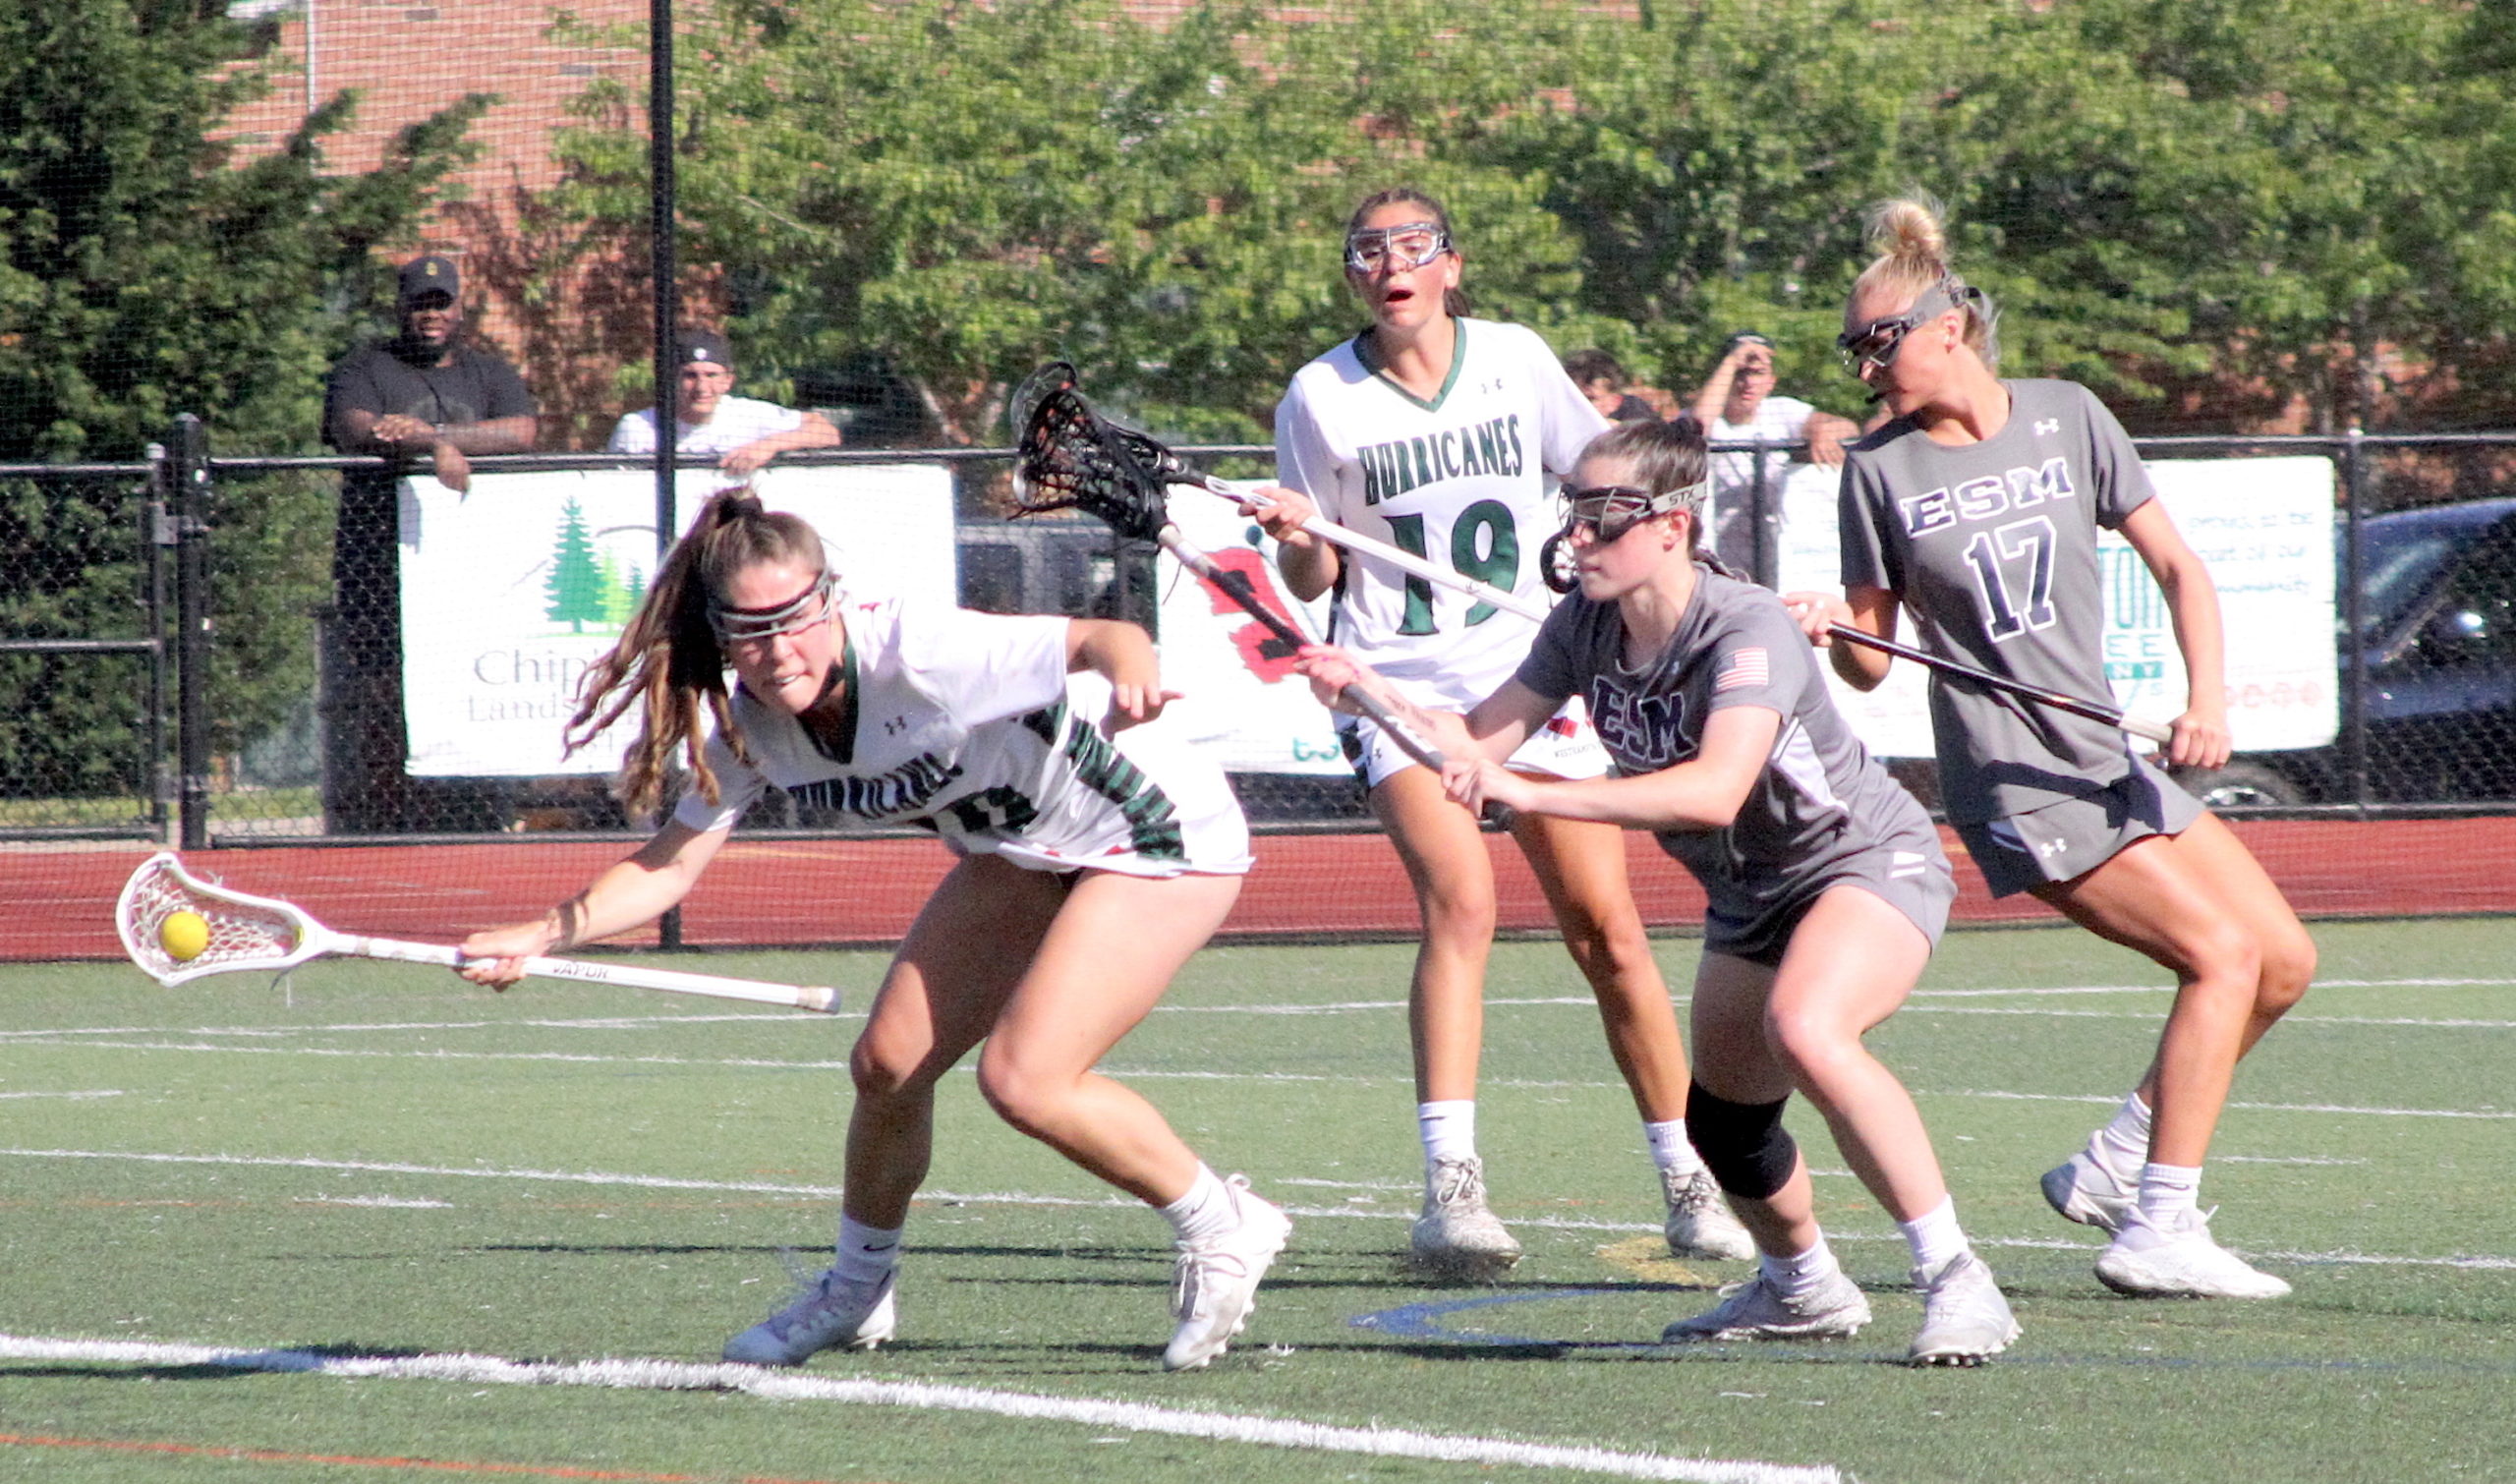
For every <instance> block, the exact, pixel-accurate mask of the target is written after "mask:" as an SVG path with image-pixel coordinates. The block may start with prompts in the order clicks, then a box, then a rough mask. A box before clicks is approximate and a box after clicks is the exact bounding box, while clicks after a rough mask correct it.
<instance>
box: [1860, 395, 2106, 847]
mask: <svg viewBox="0 0 2516 1484" xmlns="http://www.w3.org/2000/svg"><path fill="white" fill-rule="evenodd" d="M2001 384H2002V385H2004V386H2006V387H2008V388H2009V394H2010V411H2009V422H2008V423H2007V424H2006V425H2004V426H2003V427H2002V428H2001V430H2000V431H1999V432H1997V433H1994V434H1993V435H1992V436H1991V437H1989V438H1987V439H1985V440H1984V441H1982V442H1980V443H1973V444H1969V445H1967V446H1965V447H1960V448H1951V447H1948V446H1946V445H1944V444H1940V443H1934V442H1932V441H1931V440H1930V438H1929V437H1928V436H1927V435H1926V434H1924V433H1923V432H1922V431H1921V429H1920V428H1917V427H1916V426H1915V425H1914V424H1913V423H1911V422H1909V421H1907V420H1905V419H1902V418H1899V419H1897V420H1896V421H1895V422H1892V423H1890V424H1888V425H1887V426H1886V427H1884V428H1880V429H1878V430H1877V431H1876V432H1874V433H1871V434H1870V435H1869V436H1868V437H1865V438H1863V439H1861V440H1860V441H1859V442H1858V443H1857V444H1855V445H1854V446H1853V447H1852V448H1851V449H1850V450H1848V451H1847V455H1846V458H1845V460H1844V483H1843V492H1842V495H1841V497H1840V510H1839V514H1840V517H1841V531H1842V540H1843V578H1844V586H1845V587H1846V588H1856V587H1865V588H1885V589H1887V590H1889V591H1891V592H1893V593H1894V594H1896V596H1897V598H1898V599H1900V600H1901V601H1902V602H1903V604H1904V606H1905V609H1906V611H1908V612H1910V613H1911V614H1913V616H1914V626H1915V628H1916V631H1917V633H1918V636H1919V641H1920V645H1921V647H1922V648H1923V649H1926V650H1928V651H1930V652H1931V653H1932V654H1934V655H1941V656H1947V657H1949V658H1951V659H1960V660H1964V661H1965V662H1966V663H1968V664H1971V665H1973V666H1974V667H1975V668H1977V669H1982V670H1989V671H1990V672H1992V673H1993V674H1996V675H2004V676H2008V677H2010V678H2012V679H2016V680H2024V681H2027V682H2029V683H2030V684H2033V685H2040V686H2043V687H2044V688H2046V689H2047V690H2056V691H2066V692H2069V693H2071V694H2074V695H2079V696H2087V697H2092V698H2095V699H2097V700H2103V699H2104V698H2105V697H2106V696H2107V695H2109V694H2111V692H2110V691H2109V690H2108V689H2107V687H2106V681H2105V663H2104V656H2103V655H2102V653H2101V651H2100V645H2101V643H2102V638H2103V632H2104V623H2105V608H2104V601H2103V587H2102V584H2101V582H2100V580H2099V573H2098V565H2097V551H2096V528H2097V527H2098V526H2100V525H2102V526H2104V527H2105V528H2106V529H2108V530H2112V529H2114V528H2115V527H2118V526H2120V525H2122V524H2123V522H2124V520H2125V519H2127V518H2128V517H2129V516H2130V515H2131V513H2132V512H2133V511H2135V510H2137V509H2139V508H2140V507H2141V506H2142V505H2143V504H2144V503H2146V502H2147V500H2148V499H2149V497H2150V495H2151V494H2153V493H2154V492H2155V491H2154V490H2153V489H2152V488H2151V487H2150V485H2149V476H2148V471H2147V470H2145V469H2144V468H2143V467H2142V466H2141V459H2140V455H2139V454H2137V453H2135V452H2133V451H2132V441H2131V439H2130V438H2129V437H2127V436H2125V434H2124V432H2123V427H2122V425H2121V424H2119V423H2117V422H2115V421H2114V415H2113V414H2112V413H2110V412H2107V411H2106V410H2105V408H2104V406H2103V405H2102V404H2100V403H2099V402H2098V401H2097V400H2096V398H2095V397H2094V396H2092V395H2090V394H2089V393H2088V390H2087V388H2086V387H2084V386H2081V385H2079V384H2078V383H2077V382H2073V381H2004V382H2002V383H2001ZM1930 716H1931V731H1932V734H1933V735H1934V736H1935V737H1936V738H1937V739H1938V746H1939V781H1940V791H1941V793H1942V795H1943V797H1944V798H1945V800H1946V804H1947V809H1948V817H1949V819H1951V820H1952V821H1955V822H1957V823H1960V824H1975V823H1980V822H1982V821H1985V820H1995V819H2001V818H2004V817H2006V816H2009V815H2014V814H2024V813H2026V812H2028V811H2030V810H2032V809H2039V808H2042V807H2043V806H2044V805H2047V804H2051V803H2055V802H2058V801H2060V800H2063V799H2070V798H2078V797H2082V796H2084V795H2087V794H2091V793H2095V792H2097V791H2099V790H2100V789H2103V788H2105V787H2106V786H2108V785H2109V784H2112V783H2114V782H2115V781H2117V780H2118V779H2120V778H2121V777H2123V775H2124V774H2125V773H2127V772H2129V771H2131V768H2132V762H2131V756H2130V753H2129V751H2128V750H2127V748H2126V746H2125V743H2124V740H2123V734H2122V732H2121V731H2120V730H2118V729H2117V728H2115V727H2112V726H2108V725H2107V724H2106V723H2104V722H2102V721H2093V720H2089V719H2088V718H2087V717H2084V716H2074V715H2071V714H2070V713H2067V712H2060V711H2055V710H2053V709H2052V708H2050V707H2044V706H2038V705H2036V704H2035V703H2034V702H2032V701H2029V700H2026V699H2025V698H2023V697H2018V696H2011V695H2007V694H2004V693H2003V692H2000V691H1996V690H1992V689H1990V688H1988V687H1986V686H1983V685H1981V684H1978V683H1976V682H1973V681H1970V680H1966V679H1963V678H1954V677H1951V676H1948V675H1944V674H1940V673H1938V672H1936V671H1934V672H1933V673H1932V675H1931V684H1930Z"/></svg>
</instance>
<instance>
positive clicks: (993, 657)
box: [673, 597, 1250, 876]
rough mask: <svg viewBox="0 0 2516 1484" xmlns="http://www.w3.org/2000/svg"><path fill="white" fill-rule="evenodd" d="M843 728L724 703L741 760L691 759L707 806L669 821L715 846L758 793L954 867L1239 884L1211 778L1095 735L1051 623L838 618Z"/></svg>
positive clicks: (1092, 678) (1120, 738)
mask: <svg viewBox="0 0 2516 1484" xmlns="http://www.w3.org/2000/svg"><path fill="white" fill-rule="evenodd" d="M840 613H841V616H842V618H843V620H844V622H845V624H846V628H847V642H846V644H845V645H844V647H843V648H842V651H841V654H840V656H839V661H838V663H839V676H840V680H841V682H842V683H843V685H844V686H845V693H844V694H845V711H844V713H843V714H842V718H841V724H840V726H839V728H838V735H837V737H836V739H835V740H834V741H825V740H823V739H819V738H816V737H815V736H814V735H813V734H812V733H811V732H810V731H808V730H807V729H806V728H805V726H804V723H803V722H802V721H801V720H800V719H798V718H797V717H795V716H793V715H790V714H788V713H785V712H783V711H781V710H779V709H777V708H775V707H772V706H767V705H764V704H762V703H761V702H760V701H759V700H758V699H756V698H755V697H753V696H752V695H751V694H750V693H749V692H748V691H745V690H743V689H742V688H740V687H739V686H737V687H736V688H735V690H734V694H733V697H732V711H733V715H734V720H735V722H736V724H737V725H739V726H740V727H741V728H742V735H743V741H744V743H745V745H746V746H747V747H748V748H749V750H750V752H751V755H752V760H751V762H749V763H744V762H743V761H741V760H740V759H738V758H736V757H735V756H734V751H733V749H732V748H731V747H730V746H728V745H727V744H726V742H725V739H724V737H723V736H722V735H721V734H719V735H717V736H715V737H711V738H710V739H709V742H708V765H709V767H710V768H711V769H713V770H715V773H716V779H717V783H718V786H719V790H720V793H721V802H719V803H716V804H710V803H709V802H708V801H707V800H706V799H705V798H703V797H701V796H700V795H699V794H698V793H696V792H693V793H691V794H689V795H688V796H686V797H684V798H683V799H682V801H681V805H680V807H679V808H678V809H676V810H675V811H674V812H673V818H674V820H675V821H677V822H678V823H680V824H682V825H684V826H686V827H688V828H692V829H698V830H712V829H726V828H732V826H733V823H734V821H735V820H736V819H738V818H739V817H740V816H741V815H742V813H743V811H744V810H745V809H747V808H749V807H750V806H751V805H752V804H753V803H754V802H755V801H757V800H758V799H759V798H760V797H761V795H762V794H763V793H764V792H766V791H767V790H768V789H770V788H772V787H773V788H779V789H783V790H785V792H786V793H787V794H789V795H790V796H792V797H793V798H794V799H795V800H796V801H797V802H799V803H801V804H805V805H809V806H814V807H818V808H822V809H827V810H833V811H835V812H837V813H839V814H842V815H845V816H847V817H849V818H851V819H854V820H859V821H862V822H864V823H866V824H869V825H915V826H919V827H921V828H928V829H932V830H934V831H935V832H936V833H937V834H939V835H941V836H942V837H943V838H944V843H946V844H948V845H950V846H951V847H952V848H953V850H954V851H956V852H959V853H962V854H976V855H1001V856H1003V857H1005V858H1006V859H1008V860H1010V861H1012V862H1013V863H1014V864H1015V865H1018V866H1023V867H1026V868H1029V869H1032V870H1044V871H1070V870H1074V869H1077V868H1080V867H1090V868H1092V869H1095V870H1101V871H1116V872H1122V873H1125V874H1127V875H1130V876H1176V875H1179V874H1181V873H1183V872H1191V871H1193V872H1200V873H1210V874H1216V875H1239V874H1241V873H1243V872H1246V871H1247V870H1248V869H1249V864H1250V862H1249V828H1248V826H1247V824H1246V823H1245V822H1244V821H1243V819H1242V817H1241V813H1240V806H1239V804H1238V802H1237V801H1236V800H1235V799H1234V798H1233V797H1232V793H1231V788H1230V785H1229V783H1227V782H1226V781H1225V780H1224V775H1223V771H1222V770H1221V769H1220V768H1218V767H1217V766H1216V765H1215V764H1213V763H1212V762H1210V761H1208V760H1207V759H1206V758H1204V757H1202V756H1201V755H1199V754H1197V753H1196V752H1194V751H1193V750H1192V749H1191V748H1190V747H1189V746H1188V745H1187V743H1186V739H1185V738H1183V737H1177V736H1174V735H1172V728H1171V727H1170V726H1169V725H1168V724H1166V723H1165V722H1163V721H1159V720H1157V721H1153V722H1149V723H1147V724H1145V725H1142V726H1132V727H1128V728H1126V729H1125V730H1123V731H1120V732H1118V733H1116V734H1115V736H1113V735H1111V734H1109V733H1106V732H1104V731H1103V730H1102V726H1101V721H1102V718H1103V717H1104V716H1105V715H1106V714H1107V713H1108V712H1109V705H1110V684H1109V682H1108V681H1107V680H1105V679H1103V678H1102V677H1101V676H1100V675H1098V674H1094V673H1091V672H1080V673H1076V674H1073V675H1069V674H1067V672H1066V623H1067V621H1066V620H1065V619H1063V618H1034V617H1001V616H999V615H996V614H990V613H973V612H970V611H968V610H966V609H962V608H956V607H952V606H949V605H947V604H943V603H932V602H924V601H919V600H914V599H900V598H897V597H885V598H876V599H855V600H850V601H848V602H846V603H845V604H844V605H843V606H842V607H841V609H840Z"/></svg>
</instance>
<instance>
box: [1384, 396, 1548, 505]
mask: <svg viewBox="0 0 2516 1484" xmlns="http://www.w3.org/2000/svg"><path fill="white" fill-rule="evenodd" d="M1354 460H1355V462H1356V463H1359V464H1361V465H1362V466H1363V503H1364V504H1366V505H1377V504H1379V503H1380V502H1381V501H1383V500H1394V499H1396V498H1398V497H1399V496H1400V495H1401V494H1404V493H1405V492H1406V491H1407V490H1409V489H1412V488H1414V487H1415V486H1417V485H1429V484H1431V483H1433V482H1434V481H1435V480H1459V479H1468V478H1471V477H1474V476H1477V475H1488V474H1500V475H1516V474H1518V473H1519V472H1520V470H1521V469H1522V468H1524V467H1525V462H1524V459H1523V456H1522V455H1521V452H1520V415H1519V414H1518V413H1513V414H1511V415H1510V416H1508V417H1501V418H1491V419H1488V420H1487V421H1485V422H1483V423H1479V424H1477V425H1476V426H1475V427H1473V428H1443V429H1442V430H1441V431H1439V432H1430V433H1424V434H1422V435H1420V436H1418V437H1412V438H1392V439H1391V440H1390V441H1388V442H1386V443H1367V444H1365V445H1364V446H1362V447H1361V448H1358V449H1356V450H1355V451H1354Z"/></svg>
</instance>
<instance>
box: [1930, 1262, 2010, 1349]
mask: <svg viewBox="0 0 2516 1484" xmlns="http://www.w3.org/2000/svg"><path fill="white" fill-rule="evenodd" d="M1914 1286H1915V1287H1916V1288H1919V1289H1921V1290H1922V1328H1921V1333H1920V1334H1918V1335H1916V1336H1915V1337H1914V1347H1913V1348H1912V1349H1911V1350H1909V1351H1907V1352H1906V1355H1905V1358H1906V1359H1907V1360H1909V1361H1911V1362H1912V1363H1913V1364H1915V1365H1981V1364H1982V1363H1983V1362H1984V1361H1985V1360H1988V1359H1990V1358H1991V1357H1992V1356H1994V1355H1997V1354H1999V1353H2000V1352H2001V1351H2003V1350H2005V1349H2008V1348H2009V1342H2010V1341H2013V1340H2016V1339H2017V1338H2018V1318H2017V1316H2015V1315H2013V1314H2011V1313H2010V1311H2009V1300H2008V1299H2007V1298H2005V1297H2003V1296H2002V1295H2001V1286H2000V1284H1997V1283H1994V1282H1993V1281H1992V1270H1991V1269H1989V1268H1987V1267H1984V1266H1983V1260H1982V1259H1981V1258H1979V1257H1976V1256H1975V1255H1974V1254H1973V1253H1972V1252H1960V1253H1958V1254H1957V1255H1956V1256H1955V1257H1952V1258H1950V1259H1949V1260H1948V1261H1947V1262H1945V1263H1943V1264H1941V1265H1940V1269H1939V1271H1938V1272H1937V1273H1924V1272H1923V1271H1922V1270H1921V1269H1919V1268H1916V1269H1915V1270H1914Z"/></svg>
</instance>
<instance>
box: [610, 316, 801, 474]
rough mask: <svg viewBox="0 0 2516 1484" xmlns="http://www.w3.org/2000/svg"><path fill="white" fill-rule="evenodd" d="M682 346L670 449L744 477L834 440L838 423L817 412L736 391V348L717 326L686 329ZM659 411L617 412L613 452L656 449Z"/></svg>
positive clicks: (683, 332)
mask: <svg viewBox="0 0 2516 1484" xmlns="http://www.w3.org/2000/svg"><path fill="white" fill-rule="evenodd" d="M679 348H680V358H681V376H680V383H681V387H680V397H679V399H678V402H679V405H678V407H677V408H676V412H677V414H678V416H677V417H676V418H675V419H674V423H675V428H676V430H675V432H674V435H673V448H674V449H675V451H677V452H680V453H701V454H708V453H713V454H715V456H716V467H717V468H719V469H721V470H723V471H724V472H725V473H727V474H730V475H734V476H736V477H738V478H747V477H749V476H750V475H752V474H754V473H756V472H757V471H758V470H759V469H760V468H761V467H762V466H763V465H765V464H767V463H768V462H769V461H770V460H772V459H773V458H775V457H777V456H778V455H779V454H781V453H790V452H792V451H794V450H796V449H799V448H835V447H837V446H838V429H837V428H834V427H832V426H831V425H830V421H829V419H828V418H825V417H823V416H822V415H821V414H820V413H817V412H797V411H795V410H794V409H793V408H791V407H780V406H778V405H777V404H776V403H774V402H763V401H760V400H758V399H757V398H753V397H737V396H735V395H733V390H734V353H733V347H732V346H730V345H728V344H726V343H725V337H724V336H722V335H720V334H717V333H716V332H715V330H684V331H682V332H681V338H680V342H679ZM656 416H657V410H656V409H655V408H652V407H648V408H641V409H640V410H639V411H637V412H633V413H631V414H629V415H628V416H627V417H625V418H622V419H621V420H620V426H619V427H617V428H613V429H612V430H611V451H612V452H613V453H653V452H655V451H656Z"/></svg>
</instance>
